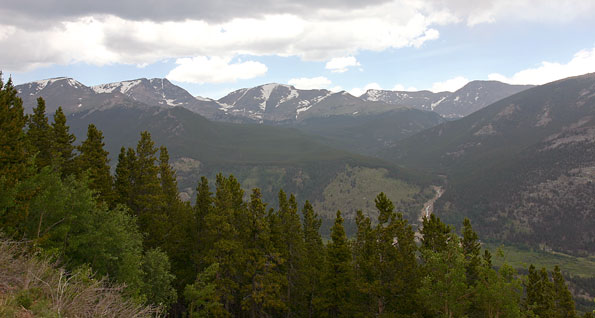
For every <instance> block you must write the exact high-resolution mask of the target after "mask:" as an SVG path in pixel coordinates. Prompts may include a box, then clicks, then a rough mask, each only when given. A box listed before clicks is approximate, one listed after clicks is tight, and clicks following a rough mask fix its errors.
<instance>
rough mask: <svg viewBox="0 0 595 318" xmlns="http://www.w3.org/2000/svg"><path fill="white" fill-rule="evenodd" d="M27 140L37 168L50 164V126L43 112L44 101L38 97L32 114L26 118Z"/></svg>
mask: <svg viewBox="0 0 595 318" xmlns="http://www.w3.org/2000/svg"><path fill="white" fill-rule="evenodd" d="M27 128H28V129H27V140H28V144H29V147H30V152H31V153H32V154H35V155H36V157H35V164H36V165H37V168H43V167H46V166H50V165H51V164H52V149H53V145H52V135H53V131H52V127H51V126H50V124H49V122H48V117H47V116H46V113H45V101H44V100H43V98H41V97H39V98H38V99H37V107H34V108H33V115H31V116H30V117H29V118H28V123H27Z"/></svg>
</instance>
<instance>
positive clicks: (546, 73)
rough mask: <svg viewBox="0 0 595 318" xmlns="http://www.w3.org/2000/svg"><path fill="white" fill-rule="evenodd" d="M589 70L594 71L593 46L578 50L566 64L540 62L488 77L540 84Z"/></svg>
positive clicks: (511, 81)
mask: <svg viewBox="0 0 595 318" xmlns="http://www.w3.org/2000/svg"><path fill="white" fill-rule="evenodd" d="M589 72H595V48H593V49H591V50H581V51H579V52H578V53H576V54H575V55H574V57H573V58H572V59H571V60H570V61H569V62H568V63H566V64H561V63H557V62H542V63H541V65H540V66H539V67H536V68H529V69H525V70H522V71H519V72H517V73H515V74H513V75H512V76H510V77H507V76H504V75H502V74H498V73H493V74H490V75H488V78H489V79H491V80H496V81H501V82H506V83H510V84H535V85H540V84H545V83H549V82H552V81H555V80H559V79H562V78H566V77H570V76H576V75H582V74H585V73H589Z"/></svg>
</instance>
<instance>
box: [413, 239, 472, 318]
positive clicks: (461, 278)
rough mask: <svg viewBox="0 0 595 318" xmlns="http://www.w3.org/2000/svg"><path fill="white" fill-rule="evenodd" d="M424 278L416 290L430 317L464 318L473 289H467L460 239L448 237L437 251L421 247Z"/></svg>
mask: <svg viewBox="0 0 595 318" xmlns="http://www.w3.org/2000/svg"><path fill="white" fill-rule="evenodd" d="M422 258H423V259H424V262H425V263H424V264H423V267H424V268H423V272H424V274H425V277H424V278H423V279H422V281H421V286H420V288H419V289H418V290H417V295H418V299H419V300H420V302H421V304H422V307H421V308H423V309H425V310H426V311H428V314H429V315H430V316H431V317H445V318H447V317H448V318H452V317H464V316H465V314H466V313H467V309H468V306H469V304H470V300H469V298H470V296H471V294H472V293H471V292H472V290H470V289H469V288H468V286H467V277H466V275H465V256H464V255H463V251H462V249H461V246H460V241H459V238H458V237H457V236H456V235H455V234H449V237H448V238H447V239H446V246H444V248H442V249H441V250H440V251H435V250H433V249H429V248H422Z"/></svg>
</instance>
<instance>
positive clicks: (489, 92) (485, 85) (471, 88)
mask: <svg viewBox="0 0 595 318" xmlns="http://www.w3.org/2000/svg"><path fill="white" fill-rule="evenodd" d="M531 87H533V85H509V84H505V83H502V82H498V81H471V82H469V83H467V84H466V85H465V86H463V87H462V88H460V89H458V90H456V91H455V92H452V93H451V92H439V93H433V92H430V91H418V92H403V91H386V90H376V89H370V90H368V91H367V92H366V93H365V94H364V95H362V96H360V98H361V99H363V100H368V101H380V102H384V103H387V104H391V105H398V106H406V107H413V108H417V109H422V110H428V111H434V112H437V113H438V114H440V115H441V116H443V117H445V118H461V117H465V116H467V115H469V114H471V113H473V112H476V111H478V110H480V109H482V108H484V107H486V106H488V105H490V104H492V103H494V102H497V101H499V100H501V99H502V98H505V97H508V96H510V95H514V94H516V93H519V92H521V91H524V90H526V89H529V88H531Z"/></svg>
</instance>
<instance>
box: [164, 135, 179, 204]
mask: <svg viewBox="0 0 595 318" xmlns="http://www.w3.org/2000/svg"><path fill="white" fill-rule="evenodd" d="M159 180H160V181H161V191H163V195H164V196H165V204H166V206H168V207H170V208H173V207H174V206H175V205H178V204H179V203H180V198H179V197H178V181H177V180H176V172H175V171H174V169H173V168H172V167H171V165H170V164H169V152H168V151H167V148H166V147H164V146H161V147H160V148H159Z"/></svg>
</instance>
